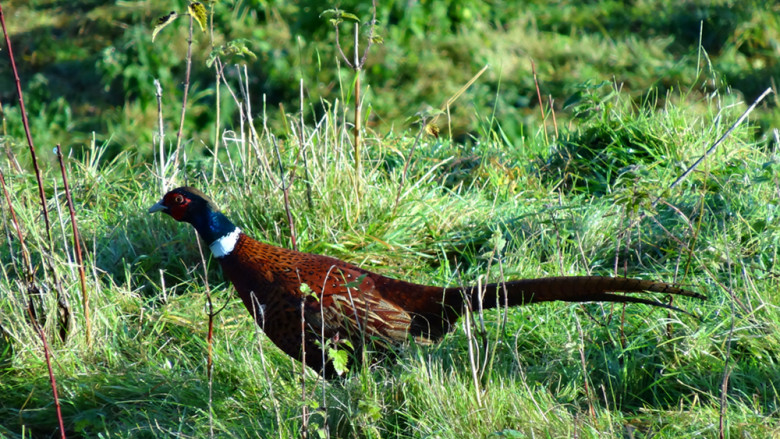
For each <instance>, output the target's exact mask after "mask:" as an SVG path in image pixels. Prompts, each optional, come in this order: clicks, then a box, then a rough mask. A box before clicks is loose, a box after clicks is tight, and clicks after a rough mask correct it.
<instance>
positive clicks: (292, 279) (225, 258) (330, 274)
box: [150, 188, 702, 376]
mask: <svg viewBox="0 0 780 439" xmlns="http://www.w3.org/2000/svg"><path fill="white" fill-rule="evenodd" d="M159 210H163V211H165V212H166V213H168V214H170V215H171V216H172V217H174V218H175V219H177V220H179V221H186V222H190V223H192V224H193V225H194V226H195V228H196V229H197V230H198V232H199V233H200V235H201V237H203V238H204V240H205V241H206V242H207V243H208V244H209V245H210V246H211V248H212V251H214V254H215V256H216V257H217V259H218V260H219V262H220V264H221V266H222V269H223V271H224V273H225V275H226V277H227V278H228V280H230V282H231V283H232V284H233V285H234V287H235V289H236V291H237V292H238V294H239V296H240V297H241V300H242V301H243V303H244V306H246V308H247V310H249V313H250V314H251V315H252V316H253V317H254V319H255V321H256V322H257V324H258V325H260V326H261V327H262V328H263V330H264V331H265V333H266V334H267V335H268V337H269V338H270V339H271V340H272V341H273V342H274V343H275V344H276V345H277V346H278V347H279V348H280V349H282V350H283V351H284V352H285V353H287V354H288V355H290V356H292V357H293V358H296V359H298V360H302V359H303V356H304V352H305V362H306V364H307V365H308V366H310V367H312V368H313V369H315V370H318V371H322V372H324V373H325V374H326V375H328V376H332V375H333V374H334V373H335V370H334V368H333V367H332V365H331V364H330V363H329V362H328V361H327V359H326V358H325V357H324V356H323V351H322V348H321V347H322V346H323V345H325V344H327V343H328V342H329V341H335V340H345V339H346V340H349V341H350V342H351V344H352V346H353V347H354V348H355V349H361V348H362V347H363V346H364V345H365V343H366V342H368V341H371V343H372V345H373V346H375V347H383V346H388V345H393V344H400V343H404V342H407V341H409V340H410V339H414V340H416V341H417V342H418V343H431V342H435V341H437V340H438V339H440V338H441V337H442V336H443V335H444V334H445V333H447V332H448V331H449V330H450V329H451V328H452V327H453V325H454V324H455V322H456V320H457V319H458V317H459V316H460V315H461V314H462V312H463V311H464V309H465V308H466V306H472V307H474V308H476V307H477V306H478V303H481V306H482V307H483V308H485V309H487V308H494V307H496V306H516V305H523V304H531V303H537V302H548V301H555V300H560V301H566V302H596V301H600V302H634V303H645V304H650V305H655V306H663V307H668V306H667V305H664V304H662V303H660V302H657V301H655V300H650V299H644V298H641V297H634V296H624V295H617V294H614V292H626V293H633V292H657V293H664V294H674V295H683V296H689V297H697V298H701V297H702V296H701V295H699V294H696V293H693V292H689V291H686V290H683V289H680V288H677V287H675V286H674V285H671V284H668V283H664V282H654V281H647V280H638V279H628V278H613V277H601V276H582V277H576V276H575V277H548V278H539V279H522V280H514V281H508V282H505V283H501V284H488V285H486V286H484V288H483V289H482V290H481V291H477V289H476V287H471V286H469V287H450V288H442V287H434V286H426V285H418V284H413V283H410V282H405V281H401V280H397V279H392V278H389V277H386V276H382V275H380V274H377V273H372V272H370V271H367V270H364V269H362V268H360V267H357V266H355V265H352V264H349V263H347V262H344V261H340V260H338V259H335V258H331V257H328V256H322V255H314V254H308V253H301V252H297V251H293V250H288V249H284V248H280V247H275V246H272V245H268V244H263V243H261V242H258V241H256V240H254V239H252V238H250V237H249V236H247V235H245V234H243V233H241V232H240V230H238V229H237V228H236V227H235V226H234V225H233V224H232V223H230V221H229V220H227V218H226V217H224V215H222V214H221V213H219V212H218V211H217V210H216V207H215V206H214V204H213V203H211V201H210V200H208V198H206V196H205V195H203V194H202V193H201V192H199V191H197V190H196V189H193V188H179V189H175V190H173V191H171V192H169V193H168V194H166V196H165V197H163V199H162V200H161V201H160V202H159V203H157V204H156V205H155V206H153V207H152V208H151V209H150V212H154V211H159ZM478 295H479V296H481V297H478ZM479 299H481V300H479ZM304 348H305V349H304ZM323 361H324V363H323Z"/></svg>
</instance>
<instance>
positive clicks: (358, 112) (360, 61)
mask: <svg viewBox="0 0 780 439" xmlns="http://www.w3.org/2000/svg"><path fill="white" fill-rule="evenodd" d="M371 4H372V12H371V21H370V22H369V24H368V25H369V29H368V37H367V38H366V47H365V49H363V55H362V56H360V31H359V29H360V25H359V23H355V51H354V58H353V61H352V62H350V61H349V57H347V55H346V54H345V53H344V50H343V49H342V48H341V43H340V42H339V22H338V20H337V21H335V22H334V24H333V27H334V28H335V30H336V48H337V49H338V51H339V55H341V58H342V60H343V61H344V62H345V63H346V64H347V66H349V68H350V69H352V70H354V71H355V92H354V95H355V125H354V128H355V132H354V136H355V137H354V138H355V145H354V148H355V176H356V177H357V176H358V175H359V174H360V147H361V141H362V137H361V136H362V126H361V125H362V103H361V102H360V99H361V97H360V88H361V85H360V72H361V71H362V70H363V67H364V66H365V64H366V59H367V58H368V52H369V50H371V46H372V45H373V44H374V30H375V28H376V0H371ZM356 181H359V180H356ZM359 193H360V191H359V187H358V194H359Z"/></svg>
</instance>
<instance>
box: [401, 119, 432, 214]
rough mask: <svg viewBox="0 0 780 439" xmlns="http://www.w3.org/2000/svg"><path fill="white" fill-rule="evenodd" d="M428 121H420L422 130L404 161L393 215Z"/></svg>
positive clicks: (418, 132)
mask: <svg viewBox="0 0 780 439" xmlns="http://www.w3.org/2000/svg"><path fill="white" fill-rule="evenodd" d="M427 123H428V122H427V121H426V120H425V117H423V119H422V120H421V121H420V130H419V131H417V135H416V136H415V137H414V143H413V144H412V149H411V150H410V151H409V155H408V156H407V157H406V163H404V171H403V173H401V181H399V182H398V191H396V194H395V202H394V203H393V215H395V210H396V209H397V208H398V201H399V200H400V199H401V190H402V189H403V187H404V183H406V172H407V171H408V170H409V164H410V163H411V162H412V156H413V155H414V150H415V149H417V144H418V143H419V142H420V137H421V136H422V133H423V132H424V131H425V125H426V124H427Z"/></svg>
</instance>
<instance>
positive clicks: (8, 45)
mask: <svg viewBox="0 0 780 439" xmlns="http://www.w3.org/2000/svg"><path fill="white" fill-rule="evenodd" d="M0 25H2V27H3V34H4V35H5V46H6V48H7V49H8V59H9V60H10V61H11V70H13V72H14V81H15V82H16V94H17V96H18V97H19V109H20V111H21V112H22V124H23V125H24V134H25V136H27V145H28V146H29V147H30V157H31V158H32V163H33V167H34V168H35V178H36V179H37V180H38V196H39V197H40V198H41V207H42V208H43V220H44V221H45V222H46V235H47V237H48V238H49V244H50V245H51V226H50V224H49V211H48V210H47V209H46V195H45V194H44V192H43V180H42V178H41V169H40V168H39V167H38V158H37V156H36V155H35V146H33V139H32V134H30V123H29V122H28V121H27V111H26V110H25V109H24V98H23V97H22V81H21V80H20V79H19V71H18V70H17V69H16V62H15V61H14V51H13V49H12V48H11V38H10V37H9V36H8V31H7V30H6V27H5V15H3V7H2V5H0Z"/></svg>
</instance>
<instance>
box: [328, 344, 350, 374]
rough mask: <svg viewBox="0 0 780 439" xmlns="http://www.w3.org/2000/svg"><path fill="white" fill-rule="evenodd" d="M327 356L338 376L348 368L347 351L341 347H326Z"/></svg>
mask: <svg viewBox="0 0 780 439" xmlns="http://www.w3.org/2000/svg"><path fill="white" fill-rule="evenodd" d="M328 358H329V359H330V361H331V364H333V368H334V369H336V373H337V374H338V375H339V376H341V375H343V374H344V372H346V371H348V370H349V369H348V368H347V362H348V360H349V353H348V352H347V351H345V350H342V349H328Z"/></svg>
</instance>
